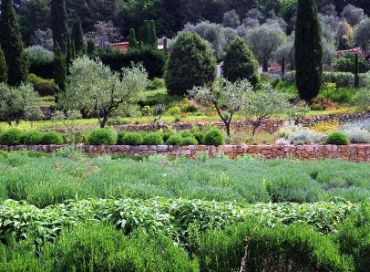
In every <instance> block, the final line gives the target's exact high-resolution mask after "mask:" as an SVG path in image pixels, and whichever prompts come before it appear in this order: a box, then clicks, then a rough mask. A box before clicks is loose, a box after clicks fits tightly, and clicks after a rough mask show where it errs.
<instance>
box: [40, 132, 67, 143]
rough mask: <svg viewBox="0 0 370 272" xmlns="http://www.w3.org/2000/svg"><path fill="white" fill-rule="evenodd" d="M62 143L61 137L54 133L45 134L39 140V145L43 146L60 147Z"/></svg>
mask: <svg viewBox="0 0 370 272" xmlns="http://www.w3.org/2000/svg"><path fill="white" fill-rule="evenodd" d="M63 143H64V140H63V136H62V135H61V134H60V133H58V132H55V131H50V132H46V133H45V134H44V136H42V140H41V144H44V145H61V144H63Z"/></svg>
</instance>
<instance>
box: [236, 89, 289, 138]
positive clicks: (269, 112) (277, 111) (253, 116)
mask: <svg viewBox="0 0 370 272" xmlns="http://www.w3.org/2000/svg"><path fill="white" fill-rule="evenodd" d="M289 99H290V96H289V95H287V94H285V93H281V92H277V91H274V90H273V89H272V88H271V86H269V85H267V86H264V87H263V89H262V90H259V91H256V92H252V93H250V94H248V95H247V98H246V100H245V101H244V103H243V105H242V108H241V113H242V114H243V116H245V118H246V120H247V121H250V122H251V123H252V134H253V135H254V134H255V133H256V131H257V129H258V128H259V127H260V126H261V124H262V123H263V121H264V120H266V119H270V118H271V117H277V116H279V115H281V114H284V113H287V111H288V110H289V109H290V108H291V105H290V102H289Z"/></svg>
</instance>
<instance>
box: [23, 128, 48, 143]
mask: <svg viewBox="0 0 370 272" xmlns="http://www.w3.org/2000/svg"><path fill="white" fill-rule="evenodd" d="M43 136H44V134H43V133H41V132H39V131H26V132H23V133H22V136H21V143H22V144H24V145H39V144H41V143H42V140H43Z"/></svg>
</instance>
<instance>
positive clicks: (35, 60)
mask: <svg viewBox="0 0 370 272" xmlns="http://www.w3.org/2000/svg"><path fill="white" fill-rule="evenodd" d="M25 51H26V54H27V59H28V63H29V72H30V73H32V74H36V75H38V76H40V77H43V78H53V77H54V63H53V59H54V53H53V52H52V51H49V50H47V49H45V48H43V47H41V46H38V45H36V46H30V47H27V48H26V49H25Z"/></svg>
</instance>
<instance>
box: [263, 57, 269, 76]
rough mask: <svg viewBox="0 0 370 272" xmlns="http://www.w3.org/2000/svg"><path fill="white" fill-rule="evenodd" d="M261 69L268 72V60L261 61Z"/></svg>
mask: <svg viewBox="0 0 370 272" xmlns="http://www.w3.org/2000/svg"><path fill="white" fill-rule="evenodd" d="M262 69H263V72H265V73H268V71H269V62H268V60H264V61H263V65H262Z"/></svg>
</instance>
